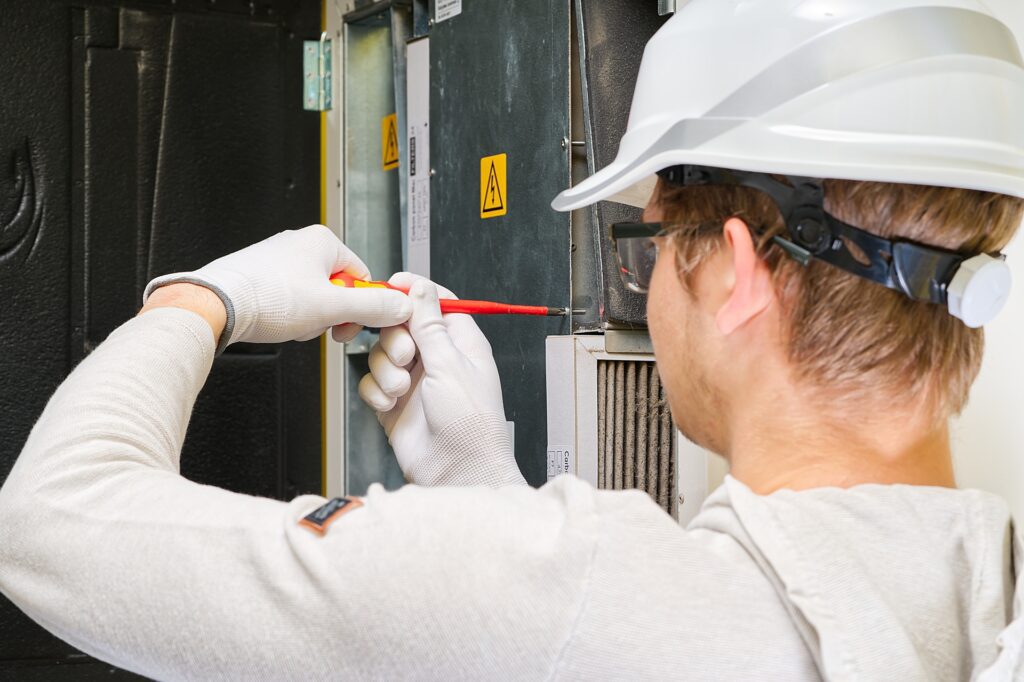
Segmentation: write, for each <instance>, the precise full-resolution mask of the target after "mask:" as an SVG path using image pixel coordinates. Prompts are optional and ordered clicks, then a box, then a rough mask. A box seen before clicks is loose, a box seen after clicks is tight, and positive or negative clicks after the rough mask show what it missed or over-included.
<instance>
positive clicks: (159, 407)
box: [0, 308, 599, 680]
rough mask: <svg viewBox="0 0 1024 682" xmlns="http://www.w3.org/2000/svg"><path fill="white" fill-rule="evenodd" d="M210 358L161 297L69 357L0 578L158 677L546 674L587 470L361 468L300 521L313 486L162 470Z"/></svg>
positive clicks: (190, 318)
mask: <svg viewBox="0 0 1024 682" xmlns="http://www.w3.org/2000/svg"><path fill="white" fill-rule="evenodd" d="M213 355H214V342H213V336H212V334H211V332H210V329H209V327H208V326H207V325H206V323H205V322H204V321H203V320H202V319H201V318H200V317H199V316H197V315H195V314H193V313H191V312H188V311H184V310H177V309H172V308H166V309H159V310H155V311H151V312H148V313H146V314H144V315H141V316H139V317H137V318H135V319H133V320H132V321H130V322H128V323H126V324H125V325H123V326H122V327H121V328H119V329H118V330H116V331H115V332H114V333H113V334H111V336H110V337H109V338H108V339H107V341H106V342H104V343H103V344H102V345H101V346H100V347H98V348H97V349H96V350H95V351H94V352H93V353H92V354H91V355H90V356H89V357H88V358H87V359H86V360H85V361H84V362H82V363H81V365H80V366H79V367H78V368H77V369H75V371H74V372H73V373H72V374H71V375H70V376H69V377H68V379H67V380H66V381H65V382H64V384H63V385H62V386H61V387H60V388H59V389H58V390H57V392H56V393H55V394H54V396H53V397H52V399H51V400H50V402H49V404H48V405H47V407H46V409H45V411H44V412H43V415H42V416H41V417H40V419H39V421H38V423H37V424H36V426H35V428H34V429H33V431H32V433H31V435H30V437H29V439H28V442H27V443H26V445H25V448H24V450H23V451H22V453H21V456H20V458H19V459H18V461H17V463H16V464H15V467H14V469H13V470H12V472H11V474H10V476H9V477H8V479H7V481H6V483H5V484H4V486H3V488H2V489H0V591H2V592H3V594H5V595H6V596H7V597H8V598H9V599H10V600H11V601H13V602H14V603H15V604H16V605H17V606H19V607H20V608H21V609H22V610H24V611H25V612H26V613H27V614H28V615H29V616H31V617H32V618H33V619H35V620H36V621H37V622H39V623H40V624H41V625H42V626H43V627H45V628H46V629H47V630H49V631H50V632H52V633H54V634H55V635H57V636H59V637H61V638H62V639H64V640H66V641H68V642H70V643H71V644H72V645H74V646H76V647H78V648H80V649H81V650H83V651H85V652H86V653H88V654H90V655H93V656H95V657H97V658H100V659H102V660H105V661H108V662H110V663H112V664H115V665H118V666H121V667H123V668H126V669H128V670H131V671H134V672H137V673H140V674H143V675H147V676H150V677H153V678H157V679H204V680H207V679H270V678H273V679H294V678H302V679H311V680H317V679H338V678H343V677H349V676H360V677H372V678H389V677H398V676H406V677H408V676H409V675H410V674H411V675H413V676H417V677H431V678H437V677H452V676H459V677H476V678H488V677H494V676H496V675H502V676H506V677H529V678H539V677H547V676H549V675H550V674H551V671H552V670H553V668H554V666H555V665H556V662H557V660H558V656H559V654H560V652H561V651H562V649H563V648H564V647H565V645H566V643H567V641H568V639H569V637H570V634H571V631H572V628H573V624H574V622H575V619H576V617H577V616H578V614H579V613H580V610H581V608H582V604H583V600H584V596H585V591H586V585H587V580H588V576H589V572H590V570H591V569H590V567H591V564H592V560H593V553H594V551H595V547H596V545H597V542H596V536H597V529H598V528H599V524H598V521H597V518H596V511H595V504H594V491H593V490H592V489H591V488H590V487H589V486H586V485H585V484H583V483H580V482H578V481H574V480H571V479H569V478H568V477H563V478H564V480H561V482H559V483H557V484H551V485H548V486H546V487H545V488H544V489H542V490H540V491H537V490H533V489H531V488H528V487H522V486H513V487H509V488H504V489H501V490H497V491H495V490H488V489H485V488H480V487H477V488H472V487H470V488H458V489H455V488H447V489H445V488H436V489H425V488H419V487H416V486H406V487H405V488H403V489H401V490H399V491H397V492H392V493H389V492H385V491H384V490H383V489H382V488H380V487H379V486H375V487H374V488H371V490H370V492H369V493H368V495H367V497H366V498H365V499H364V505H363V506H362V507H360V508H356V509H354V510H352V511H351V512H349V513H347V514H345V515H343V516H342V517H340V518H339V519H338V520H337V521H336V522H335V523H334V524H333V525H331V526H330V527H329V528H328V530H327V532H326V533H325V534H324V535H318V534H316V533H313V532H311V531H310V530H308V529H307V528H305V527H303V526H300V525H299V523H298V521H299V520H300V519H301V518H302V517H303V516H305V515H306V514H308V513H310V512H311V511H313V510H314V509H316V508H318V507H319V506H321V505H322V504H323V503H324V499H323V498H321V497H318V496H313V495H307V496H302V497H298V498H296V499H294V500H292V501H291V502H290V503H284V502H279V501H275V500H270V499H265V498H258V497H252V496H248V495H241V494H236V493H231V492H228V491H225V490H222V489H219V488H215V487H212V486H206V485H200V484H197V483H193V482H191V481H188V480H186V479H184V478H182V477H181V476H180V475H179V473H178V471H179V456H180V452H181V446H182V442H183V440H184V437H185V431H186V427H187V424H188V419H189V415H190V413H191V411H192V407H193V404H194V402H195V398H196V395H197V394H198V392H199V390H200V389H201V387H202V385H203V383H204V382H205V380H206V376H207V374H208V372H209V370H210V367H211V364H212V361H213ZM206 456H208V457H216V456H217V453H216V452H210V453H207V455H206Z"/></svg>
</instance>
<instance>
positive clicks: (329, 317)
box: [143, 225, 412, 353]
mask: <svg viewBox="0 0 1024 682" xmlns="http://www.w3.org/2000/svg"><path fill="white" fill-rule="evenodd" d="M336 272H348V273H351V274H352V275H354V276H355V277H359V278H360V279H369V278H370V271H369V270H368V269H367V267H366V265H365V264H364V263H363V262H362V261H361V260H360V259H359V257H358V256H356V255H355V254H354V253H352V252H351V251H350V250H349V249H348V248H347V247H346V246H345V245H344V244H342V243H341V241H340V240H339V239H338V238H337V237H336V236H335V235H334V233H333V232H331V231H330V230H329V229H327V228H326V227H324V226H323V225H310V226H309V227H304V228H302V229H301V230H289V231H285V232H279V233H278V234H275V235H274V236H273V237H270V238H268V239H264V240H263V241H261V242H259V243H256V244H253V245H252V246H249V247H247V248H244V249H242V250H241V251H236V252H235V253H232V254H229V255H227V256H224V257H223V258H218V259H217V260H215V261H213V262H212V263H210V264H209V265H206V266H204V267H202V268H200V269H199V270H196V271H195V272H179V273H175V274H172V275H164V276H163V277H157V278H156V279H154V280H153V281H152V282H150V283H149V285H148V286H147V287H146V292H145V294H144V295H143V304H145V302H146V299H148V298H149V295H150V294H151V293H153V291H154V290H155V289H157V288H158V287H161V286H164V285H166V284H175V283H178V282H189V283H192V284H199V285H201V286H204V287H206V288H208V289H210V290H211V291H213V292H214V293H216V294H217V295H218V296H219V297H220V299H221V301H223V302H224V307H225V308H226V309H227V325H226V326H225V327H224V333H223V334H221V338H220V342H219V343H218V344H217V352H218V353H220V352H221V351H222V350H224V348H226V347H227V346H228V345H229V344H232V343H235V342H237V341H249V342H252V343H280V342H283V341H306V340H308V339H312V338H315V337H317V336H320V335H321V334H323V333H324V332H325V331H326V330H327V329H328V328H331V327H333V328H334V338H335V340H336V341H342V342H343V341H349V340H351V339H352V338H353V337H354V336H355V335H356V334H358V333H359V330H360V329H361V328H362V327H361V325H368V326H372V327H388V326H391V325H396V324H402V323H403V322H405V321H406V320H407V319H408V318H409V314H410V313H411V312H412V306H411V304H410V302H409V300H408V297H407V296H405V295H404V294H402V293H401V292H398V291H390V290H388V289H349V288H343V287H338V286H335V285H333V284H331V283H330V276H331V275H332V274H334V273H336Z"/></svg>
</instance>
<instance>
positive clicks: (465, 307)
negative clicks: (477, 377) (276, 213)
mask: <svg viewBox="0 0 1024 682" xmlns="http://www.w3.org/2000/svg"><path fill="white" fill-rule="evenodd" d="M331 284H334V285H336V286H339V287H353V288H355V289H393V290H395V291H401V292H402V293H403V294H408V293H409V290H408V289H406V288H403V287H396V286H394V285H392V284H388V283H387V282H368V281H366V280H362V279H357V278H355V277H353V276H352V275H348V274H346V273H343V272H339V273H335V274H333V275H331ZM440 303H441V312H442V313H465V314H467V315H545V316H556V315H568V314H569V312H570V311H569V310H568V309H566V308H552V307H550V306H543V305H513V304H511V303H496V302H494V301H469V300H464V299H452V298H442V299H441V301H440Z"/></svg>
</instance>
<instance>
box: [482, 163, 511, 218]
mask: <svg viewBox="0 0 1024 682" xmlns="http://www.w3.org/2000/svg"><path fill="white" fill-rule="evenodd" d="M506 160H507V157H506V155H505V154H496V155H494V156H485V157H484V158H482V159H480V217H481V218H497V217H498V216H501V215H505V214H506V213H508V192H507V190H508V184H507V182H506V178H505V162H506Z"/></svg>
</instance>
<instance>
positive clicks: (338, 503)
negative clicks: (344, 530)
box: [299, 497, 363, 535]
mask: <svg viewBox="0 0 1024 682" xmlns="http://www.w3.org/2000/svg"><path fill="white" fill-rule="evenodd" d="M362 506H363V501H362V500H360V499H359V498H358V497H335V498H333V499H331V500H328V501H327V503H326V504H324V505H321V506H320V507H317V508H316V509H314V510H313V511H312V512H310V513H309V514H306V515H305V516H303V517H302V518H301V519H299V525H300V526H305V527H306V528H308V529H310V530H311V531H313V532H314V533H316V534H317V535H323V534H324V533H326V532H327V528H328V526H330V525H331V524H332V523H334V522H335V521H337V520H338V519H339V518H341V517H342V516H344V515H345V514H347V513H349V512H350V511H352V510H353V509H358V508H359V507H362Z"/></svg>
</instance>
